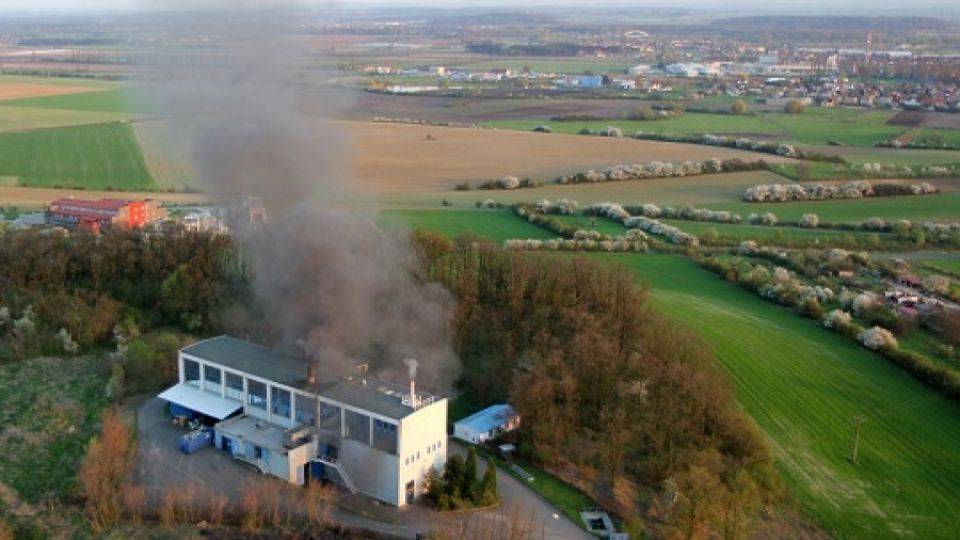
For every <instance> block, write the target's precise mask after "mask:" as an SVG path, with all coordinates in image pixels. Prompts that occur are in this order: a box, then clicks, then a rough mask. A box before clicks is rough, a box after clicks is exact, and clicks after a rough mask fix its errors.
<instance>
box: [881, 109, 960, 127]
mask: <svg viewBox="0 0 960 540" xmlns="http://www.w3.org/2000/svg"><path fill="white" fill-rule="evenodd" d="M886 124H887V125H888V126H904V127H922V128H933V129H960V114H957V113H947V112H936V111H901V112H899V113H897V114H895V115H894V116H892V117H891V118H890V119H889V120H887V122H886Z"/></svg>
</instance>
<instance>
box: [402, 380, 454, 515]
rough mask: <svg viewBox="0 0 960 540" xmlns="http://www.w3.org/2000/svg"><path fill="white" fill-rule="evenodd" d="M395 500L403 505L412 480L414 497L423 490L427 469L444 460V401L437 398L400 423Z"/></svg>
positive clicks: (422, 492) (438, 467)
mask: <svg viewBox="0 0 960 540" xmlns="http://www.w3.org/2000/svg"><path fill="white" fill-rule="evenodd" d="M398 437H399V441H398V452H399V454H400V457H399V462H398V465H399V469H400V470H399V477H397V480H396V482H397V495H396V496H397V500H398V501H400V505H401V506H402V505H403V504H406V485H407V482H409V481H411V480H413V481H414V489H415V496H417V497H419V496H421V495H423V494H424V493H426V489H425V485H424V484H425V482H424V480H425V478H426V475H427V472H428V471H429V470H430V469H431V468H435V469H439V470H442V469H443V465H444V464H445V463H446V462H447V400H446V399H441V400H439V401H437V402H434V403H433V404H431V405H428V406H426V407H424V408H422V409H420V410H418V411H417V412H415V413H413V414H411V415H409V416H407V417H406V418H404V419H403V420H402V421H401V422H400V433H399V434H398Z"/></svg>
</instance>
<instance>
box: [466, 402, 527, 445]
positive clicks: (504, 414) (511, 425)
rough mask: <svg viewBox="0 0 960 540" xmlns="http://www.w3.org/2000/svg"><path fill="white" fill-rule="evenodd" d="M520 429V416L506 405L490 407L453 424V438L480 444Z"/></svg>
mask: <svg viewBox="0 0 960 540" xmlns="http://www.w3.org/2000/svg"><path fill="white" fill-rule="evenodd" d="M518 427H520V415H519V414H517V413H516V412H515V411H514V410H513V407H511V406H510V405H507V404H506V403H500V404H498V405H491V406H489V407H487V408H486V409H483V410H482V411H479V412H475V413H473V414H471V415H470V416H468V417H466V418H464V419H463V420H459V421H457V422H455V423H454V424H453V436H454V437H456V438H458V439H461V440H464V441H467V442H469V443H473V444H482V443H485V442H487V441H488V440H490V439H494V438H496V437H497V436H499V435H500V434H501V433H506V432H507V431H511V430H514V429H517V428H518Z"/></svg>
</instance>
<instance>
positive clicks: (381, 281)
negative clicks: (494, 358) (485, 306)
mask: <svg viewBox="0 0 960 540" xmlns="http://www.w3.org/2000/svg"><path fill="white" fill-rule="evenodd" d="M233 5H235V4H231V6H233ZM210 6H211V5H210V3H209V2H207V3H206V4H205V7H206V8H210ZM295 7H296V6H294V5H292V4H290V3H278V2H273V3H272V4H271V7H270V10H269V11H262V10H257V11H253V10H244V9H237V8H233V7H231V8H230V9H218V10H215V11H205V12H204V13H197V14H195V15H191V16H189V23H188V24H187V25H186V27H187V28H189V30H188V34H189V35H188V36H187V37H184V38H182V39H185V40H192V41H188V43H192V44H195V43H199V44H202V47H195V46H191V47H184V46H178V47H176V48H175V50H176V53H175V54H174V55H173V57H174V58H177V60H176V61H173V62H164V63H163V65H162V66H161V67H159V68H157V71H156V72H155V73H154V74H153V76H151V77H150V78H151V79H153V82H151V83H150V85H149V86H150V88H149V90H148V95H149V96H150V98H151V101H153V102H154V104H155V105H154V106H159V108H160V110H161V111H162V114H163V116H164V117H166V118H168V119H169V120H168V121H169V122H171V123H172V124H171V125H173V126H174V127H175V129H174V130H172V131H173V132H174V137H175V138H176V139H177V141H176V142H177V143H182V142H183V141H184V140H187V141H190V142H189V145H190V147H191V154H192V159H193V162H194V164H195V167H196V170H197V173H198V181H199V184H200V186H201V187H202V188H203V190H204V191H206V192H208V193H210V194H211V195H212V196H213V197H215V198H216V199H217V200H218V201H220V202H223V203H236V202H238V201H239V200H240V199H241V198H242V197H246V196H259V197H262V198H263V199H264V202H265V206H266V208H267V211H268V215H269V222H268V224H267V225H266V226H265V227H262V228H260V229H258V230H255V231H250V232H249V233H248V234H245V235H242V237H241V242H242V245H243V251H244V254H245V258H246V259H247V261H248V264H249V268H250V269H251V270H252V274H253V276H254V277H253V285H254V289H255V292H256V295H257V305H258V313H257V316H256V319H258V320H261V321H263V324H265V325H270V326H271V327H272V328H273V334H274V335H275V337H276V339H277V343H275V344H274V345H276V346H281V347H286V348H292V347H294V346H296V347H298V348H300V349H301V350H302V352H305V353H306V354H308V355H310V356H311V357H312V358H314V359H315V360H316V361H317V362H318V374H319V375H320V376H321V377H323V376H324V375H331V376H334V375H342V374H344V373H347V372H350V371H351V370H352V369H353V367H354V366H356V365H357V364H359V363H369V364H370V368H371V372H372V373H374V374H376V373H378V372H379V374H380V375H382V376H385V377H390V378H395V379H399V380H402V379H404V378H405V377H406V372H407V370H406V369H404V367H405V366H404V363H403V360H404V359H406V358H411V357H412V358H416V359H417V361H418V363H419V365H420V366H421V370H420V375H421V377H422V378H423V379H424V380H425V381H427V382H428V383H433V384H437V385H447V384H449V383H450V382H451V381H452V379H453V377H454V376H455V375H456V369H457V365H458V362H457V360H456V358H455V356H454V354H453V351H452V349H451V347H450V315H451V313H452V299H451V296H450V295H449V293H448V292H447V291H446V290H445V289H443V288H442V287H440V286H438V285H435V284H426V283H423V282H421V281H419V280H418V279H416V278H415V277H414V269H415V266H416V258H415V256H414V255H413V253H412V251H411V249H410V248H409V242H408V239H407V238H406V236H405V235H404V234H403V233H402V232H396V231H390V232H385V231H384V230H383V229H381V228H380V227H378V226H377V224H376V221H375V220H376V211H375V209H373V208H370V207H368V206H365V205H364V204H363V203H361V202H359V199H360V197H358V196H356V195H355V194H353V193H351V190H350V178H349V173H348V170H347V167H346V164H345V163H344V161H345V160H344V157H345V156H347V155H349V151H350V146H349V140H348V138H347V137H346V136H345V134H344V131H345V128H344V127H343V125H342V124H340V123H337V122H335V121H332V120H330V119H329V118H330V117H331V116H336V115H337V114H339V113H342V112H343V111H344V110H345V109H346V108H347V107H348V106H349V102H348V101H345V100H344V99H343V97H342V96H343V95H344V92H342V91H339V92H338V91H333V90H330V89H329V87H328V86H325V85H323V84H318V81H321V80H323V79H325V78H326V76H325V75H324V74H323V73H322V71H321V68H320V67H319V66H320V65H321V64H322V62H321V60H322V59H320V58H318V57H317V56H316V55H315V53H314V52H312V51H310V50H309V47H308V46H307V42H308V36H306V35H304V32H303V28H304V26H303V25H304V24H305V23H308V22H309V19H305V17H309V15H307V14H305V13H304V12H299V11H296V10H295V9H294V8H295ZM315 14H316V12H314V15H315ZM182 17H183V15H181V16H180V17H179V18H178V19H177V20H183V19H182ZM181 28H184V27H181ZM178 33H179V30H177V31H174V30H171V32H170V36H167V37H166V38H165V39H168V40H170V39H177V38H176V37H174V36H176V35H178ZM161 35H162V34H161ZM184 50H189V52H188V53H184V52H183V51H184ZM158 79H159V80H158ZM361 158H362V156H361ZM408 365H409V364H408Z"/></svg>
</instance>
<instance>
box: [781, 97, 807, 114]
mask: <svg viewBox="0 0 960 540" xmlns="http://www.w3.org/2000/svg"><path fill="white" fill-rule="evenodd" d="M806 110H807V105H806V103H804V102H803V101H801V100H799V99H791V100H790V101H788V102H787V104H786V105H784V107H783V112H785V113H787V114H801V113H803V112H804V111H806Z"/></svg>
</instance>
